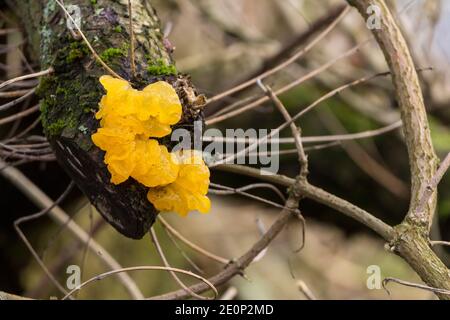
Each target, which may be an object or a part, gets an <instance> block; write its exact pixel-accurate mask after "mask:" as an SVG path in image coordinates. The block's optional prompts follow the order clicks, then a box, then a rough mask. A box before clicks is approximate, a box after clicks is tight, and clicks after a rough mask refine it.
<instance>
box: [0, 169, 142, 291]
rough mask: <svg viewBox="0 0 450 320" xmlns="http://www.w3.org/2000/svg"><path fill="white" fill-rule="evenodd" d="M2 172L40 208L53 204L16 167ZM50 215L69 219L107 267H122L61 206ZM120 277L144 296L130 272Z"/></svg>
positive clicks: (70, 227) (74, 230)
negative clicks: (71, 219)
mask: <svg viewBox="0 0 450 320" xmlns="http://www.w3.org/2000/svg"><path fill="white" fill-rule="evenodd" d="M3 165H4V162H3V161H1V160H0V167H2V166H3ZM0 174H1V175H2V176H3V177H4V178H6V179H8V180H9V181H10V182H11V183H12V184H13V185H14V186H16V187H17V188H18V189H20V191H22V192H23V193H24V194H25V195H26V196H27V197H28V198H29V199H30V200H31V201H32V202H33V203H35V204H36V206H38V207H39V208H42V209H44V208H47V207H49V206H51V205H52V203H53V201H52V200H51V199H50V198H49V197H48V196H47V195H46V194H45V193H43V192H42V191H41V190H40V189H39V188H38V187H37V186H36V185H35V184H34V183H33V182H32V181H31V180H29V179H28V178H27V177H25V176H24V175H23V174H22V173H21V172H20V171H19V170H17V169H16V168H13V167H5V168H4V169H3V170H2V171H1V172H0ZM48 215H49V216H50V217H51V218H52V219H53V220H54V221H55V222H56V223H58V224H60V225H64V224H66V222H67V221H69V222H68V223H67V229H68V230H69V231H70V233H72V234H73V235H74V236H75V237H76V238H77V239H79V240H80V241H81V242H83V243H88V246H89V249H90V250H91V251H92V253H94V254H95V255H96V256H98V257H99V258H100V259H101V261H102V262H103V263H104V264H105V266H106V267H108V268H110V269H112V270H114V269H120V268H122V267H121V265H120V264H119V263H118V262H117V261H116V260H115V259H114V258H113V257H112V256H111V255H110V254H109V253H108V252H107V251H106V250H105V249H104V248H103V247H102V246H100V244H99V243H97V242H96V241H95V240H94V239H91V240H90V241H89V238H90V237H89V235H88V234H87V233H86V232H85V231H84V230H83V229H81V228H80V227H79V226H78V225H77V224H76V223H75V222H74V221H70V217H69V216H68V215H67V214H66V213H65V212H64V211H63V210H62V209H61V208H60V207H58V206H56V207H54V208H53V209H52V210H50V211H49V212H48ZM118 278H119V279H120V281H121V283H122V284H123V285H124V287H125V288H126V289H127V291H128V292H129V293H130V296H131V297H133V298H134V299H143V298H144V296H143V295H142V293H141V292H140V290H139V288H138V286H137V285H136V283H135V282H134V280H133V279H131V278H130V276H129V275H128V274H126V273H120V274H119V275H118Z"/></svg>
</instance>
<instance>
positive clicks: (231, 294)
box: [220, 287, 238, 300]
mask: <svg viewBox="0 0 450 320" xmlns="http://www.w3.org/2000/svg"><path fill="white" fill-rule="evenodd" d="M237 295H238V290H237V289H236V287H229V288H228V289H227V290H226V291H225V292H224V293H223V295H222V296H221V297H220V300H233V299H234V298H236V296H237Z"/></svg>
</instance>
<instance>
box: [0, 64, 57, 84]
mask: <svg viewBox="0 0 450 320" xmlns="http://www.w3.org/2000/svg"><path fill="white" fill-rule="evenodd" d="M53 71H54V70H53V68H52V67H50V68H48V69H46V70H42V71H39V72H36V73H30V74H26V75H23V76H20V77H16V78H13V79H10V80H7V81H5V82H2V83H0V89H1V88H4V87H6V86H8V85H10V84H12V83H15V82H18V81H22V80H26V79H32V78H37V77H40V76H45V75H47V74H50V73H52V72H53Z"/></svg>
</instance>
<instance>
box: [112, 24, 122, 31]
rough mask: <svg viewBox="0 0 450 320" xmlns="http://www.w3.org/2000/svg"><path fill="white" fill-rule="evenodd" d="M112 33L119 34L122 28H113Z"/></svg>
mask: <svg viewBox="0 0 450 320" xmlns="http://www.w3.org/2000/svg"><path fill="white" fill-rule="evenodd" d="M113 31H114V32H117V33H121V32H122V26H115V27H114V29H113Z"/></svg>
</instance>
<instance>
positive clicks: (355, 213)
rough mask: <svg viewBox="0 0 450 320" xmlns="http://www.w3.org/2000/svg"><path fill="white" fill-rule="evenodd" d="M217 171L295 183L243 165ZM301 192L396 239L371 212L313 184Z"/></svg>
mask: <svg viewBox="0 0 450 320" xmlns="http://www.w3.org/2000/svg"><path fill="white" fill-rule="evenodd" d="M215 169H217V170H223V171H227V172H233V173H236V174H242V175H245V176H249V177H253V178H257V179H261V180H264V181H267V182H270V183H275V184H279V185H282V186H285V187H290V186H292V185H293V183H294V182H295V179H292V178H289V177H286V176H284V175H280V174H261V170H260V169H255V168H250V167H246V166H241V165H234V164H233V165H220V166H217V167H215ZM298 188H299V191H300V192H301V193H302V195H303V196H305V197H306V198H308V199H312V200H315V201H317V202H319V203H321V204H323V205H325V206H328V207H330V208H333V209H335V210H337V211H338V212H341V213H343V214H345V215H346V216H348V217H350V218H352V219H354V220H356V221H359V222H361V223H362V224H364V225H366V226H367V227H369V228H370V229H372V230H373V231H375V232H376V233H378V234H379V235H381V236H382V237H383V238H384V239H385V240H387V241H390V240H392V239H393V238H394V236H395V232H394V229H393V228H392V227H391V226H389V225H387V224H386V223H384V222H383V221H381V220H380V219H378V218H376V217H374V216H373V215H371V214H370V213H369V212H367V211H365V210H364V209H361V208H359V207H358V206H356V205H354V204H352V203H350V202H348V201H347V200H344V199H342V198H339V197H338V196H335V195H333V194H331V193H329V192H327V191H325V190H322V189H320V188H318V187H315V186H313V185H312V184H310V183H308V182H305V183H301V184H300V185H299V186H298Z"/></svg>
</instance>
